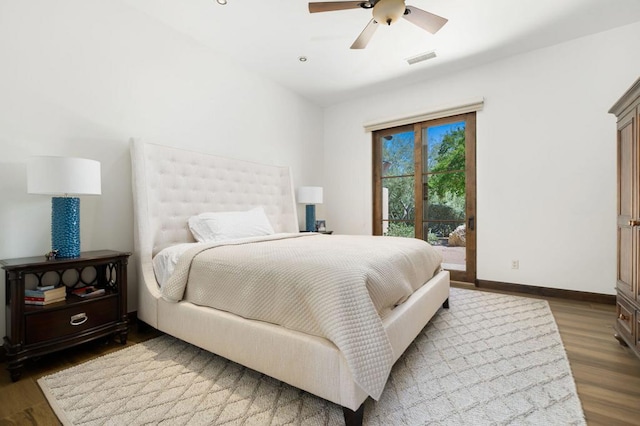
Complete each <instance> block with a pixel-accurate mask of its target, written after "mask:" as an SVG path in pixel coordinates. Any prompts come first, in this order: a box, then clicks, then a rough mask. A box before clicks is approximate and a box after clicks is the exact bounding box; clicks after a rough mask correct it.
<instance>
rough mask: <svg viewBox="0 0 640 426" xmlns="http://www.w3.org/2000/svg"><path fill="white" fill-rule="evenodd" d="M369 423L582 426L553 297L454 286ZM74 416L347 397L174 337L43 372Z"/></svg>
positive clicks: (221, 411) (310, 407) (224, 418)
mask: <svg viewBox="0 0 640 426" xmlns="http://www.w3.org/2000/svg"><path fill="white" fill-rule="evenodd" d="M450 306H451V307H450V309H448V310H447V309H441V310H440V311H439V312H438V313H437V314H436V316H435V317H434V318H433V319H432V320H431V322H430V323H429V324H428V325H427V326H426V327H425V329H424V330H423V331H422V333H421V334H420V335H419V336H418V338H417V339H416V340H415V342H414V343H413V344H412V345H411V346H410V347H409V348H408V349H407V351H406V352H405V354H404V355H403V356H402V357H401V358H400V359H399V360H398V362H397V363H396V365H395V366H394V368H393V371H392V372H391V376H390V378H389V381H388V382H387V385H386V387H385V390H384V393H383V395H382V398H381V399H380V401H378V402H375V401H372V400H371V399H369V400H367V402H366V405H365V415H364V424H365V425H430V424H433V425H456V426H457V425H474V426H475V425H545V426H546V425H584V424H586V423H585V420H584V413H583V411H582V407H581V405H580V400H579V399H578V396H577V393H576V387H575V383H574V381H573V377H572V375H571V370H570V368H569V363H568V360H567V356H566V353H565V351H564V347H563V345H562V341H561V339H560V335H559V333H558V328H557V325H556V323H555V321H554V318H553V315H552V314H551V311H550V309H549V305H548V304H547V302H546V301H543V300H535V299H529V298H524V297H514V296H508V295H501V294H495V293H484V292H480V291H474V290H462V289H457V288H452V289H451V297H450ZM38 383H39V384H40V387H41V388H42V390H43V392H44V394H45V396H46V397H47V399H48V400H49V403H50V404H51V406H52V407H53V409H54V411H55V412H56V414H57V415H58V417H59V419H60V420H61V421H62V422H63V423H64V424H66V425H104V424H113V425H125V424H126V425H142V424H167V425H182V424H185V425H186V424H189V425H191V424H193V425H200V424H206V425H283V424H295V425H303V424H304V425H340V424H344V420H343V416H342V410H341V408H340V407H339V406H337V405H335V404H332V403H330V402H327V401H325V400H322V399H320V398H317V397H315V396H313V395H310V394H308V393H306V392H303V391H300V390H298V389H296V388H293V387H291V386H289V385H286V384H284V383H282V382H279V381H277V380H274V379H271V378H269V377H267V376H264V375H262V374H260V373H257V372H255V371H253V370H250V369H247V368H244V367H242V366H240V365H238V364H235V363H233V362H230V361H228V360H226V359H224V358H221V357H219V356H216V355H213V354H211V353H209V352H206V351H203V350H201V349H199V348H196V347H194V346H192V345H189V344H187V343H184V342H182V341H180V340H177V339H174V338H172V337H169V336H162V337H158V338H156V339H153V340H150V341H147V342H144V343H139V344H137V345H134V346H131V347H129V348H126V349H123V350H121V351H118V352H114V353H111V354H108V355H105V356H103V357H100V358H97V359H95V360H92V361H89V362H87V363H84V364H81V365H78V366H75V367H72V368H69V369H67V370H63V371H60V372H58V373H55V374H52V375H50V376H46V377H42V378H41V379H39V380H38Z"/></svg>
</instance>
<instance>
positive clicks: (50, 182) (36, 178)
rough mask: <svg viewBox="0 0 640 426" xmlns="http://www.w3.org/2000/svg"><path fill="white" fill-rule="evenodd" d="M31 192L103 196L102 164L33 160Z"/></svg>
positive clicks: (83, 160)
mask: <svg viewBox="0 0 640 426" xmlns="http://www.w3.org/2000/svg"><path fill="white" fill-rule="evenodd" d="M27 192H28V193H29V194H47V195H100V194H101V193H102V190H101V185H100V162H99V161H95V160H89V159H86V158H73V157H46V156H36V157H31V158H29V160H28V162H27Z"/></svg>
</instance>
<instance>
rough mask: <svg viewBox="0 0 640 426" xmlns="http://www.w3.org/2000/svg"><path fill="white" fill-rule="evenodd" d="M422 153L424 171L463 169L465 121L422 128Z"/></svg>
mask: <svg viewBox="0 0 640 426" xmlns="http://www.w3.org/2000/svg"><path fill="white" fill-rule="evenodd" d="M422 141H423V142H422V143H423V144H424V145H425V147H424V149H423V151H422V155H423V157H424V158H423V159H422V161H423V163H424V164H426V165H427V167H426V170H425V171H426V172H428V173H432V172H442V171H449V170H464V167H465V122H464V121H460V122H457V123H448V124H442V125H439V126H430V127H428V128H426V129H424V133H423V135H422Z"/></svg>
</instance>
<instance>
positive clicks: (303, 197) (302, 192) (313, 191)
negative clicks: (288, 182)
mask: <svg viewBox="0 0 640 426" xmlns="http://www.w3.org/2000/svg"><path fill="white" fill-rule="evenodd" d="M296 198H297V199H298V203H299V204H322V187H321V186H301V187H300V188H298V193H297V197H296Z"/></svg>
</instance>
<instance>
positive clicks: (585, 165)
mask: <svg viewBox="0 0 640 426" xmlns="http://www.w3.org/2000/svg"><path fill="white" fill-rule="evenodd" d="M638 40H640V23H637V24H634V25H630V26H626V27H621V28H618V29H614V30H611V31H607V32H604V33H600V34H596V35H593V36H589V37H585V38H581V39H577V40H573V41H571V42H567V43H564V44H561V45H556V46H553V47H550V48H545V49H541V50H536V51H533V52H529V53H527V54H522V55H519V56H515V57H512V58H509V59H506V60H502V61H499V62H494V63H491V64H488V65H486V66H482V67H477V68H474V69H469V70H466V71H464V72H460V73H457V74H454V75H450V76H447V77H444V78H439V79H437V80H432V81H428V82H425V83H422V84H412V85H411V86H410V87H406V88H405V89H403V90H398V91H393V92H386V93H376V94H375V95H372V96H370V97H367V98H362V99H356V100H353V101H350V102H346V103H343V104H340V105H336V106H333V107H330V108H327V109H326V110H325V132H324V145H325V159H326V162H325V176H326V181H325V198H326V205H327V211H328V215H327V225H328V226H329V227H330V228H332V229H334V230H335V231H336V232H337V233H356V234H370V233H371V222H372V218H371V217H372V208H371V203H372V201H371V134H370V133H365V132H364V130H363V127H362V124H363V123H368V122H371V121H375V120H377V119H384V118H395V117H398V116H402V115H403V114H405V115H411V114H412V113H417V112H420V111H428V110H430V109H432V108H433V107H436V106H438V105H447V104H450V103H455V102H456V101H458V102H459V101H465V100H467V99H470V98H474V97H478V96H482V97H484V99H485V107H484V110H483V111H481V112H479V113H478V115H477V185H478V189H477V221H476V223H477V237H478V238H477V240H478V275H477V276H478V279H483V280H493V281H500V282H509V283H519V284H527V285H534V286H543V287H551V288H563V289H569V290H578V291H586V292H595V293H605V294H615V290H614V286H615V219H616V218H615V199H616V189H615V188H616V186H615V176H616V172H615V117H613V116H612V115H609V114H608V113H607V111H608V109H609V108H610V107H611V106H612V105H613V103H614V102H615V101H616V100H617V99H618V98H619V97H620V96H621V95H622V93H623V92H624V91H625V90H626V89H627V88H629V86H631V84H632V83H633V82H634V81H635V79H636V78H637V77H638V75H639V74H640V55H637V54H635V52H636V51H637V41H638ZM516 259H517V260H519V261H520V269H519V270H512V269H511V260H516Z"/></svg>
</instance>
